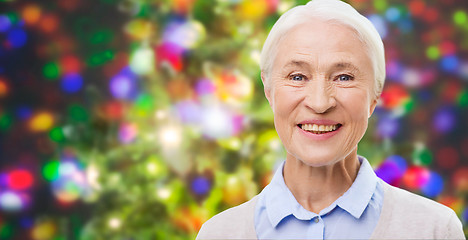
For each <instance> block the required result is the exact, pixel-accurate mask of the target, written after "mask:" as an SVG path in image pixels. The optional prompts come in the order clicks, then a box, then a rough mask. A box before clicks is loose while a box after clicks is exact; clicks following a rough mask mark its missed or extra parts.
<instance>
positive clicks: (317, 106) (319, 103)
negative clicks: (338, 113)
mask: <svg viewBox="0 0 468 240" xmlns="http://www.w3.org/2000/svg"><path fill="white" fill-rule="evenodd" d="M305 91H306V92H305V94H306V96H305V98H304V102H305V104H306V106H307V107H308V108H310V109H312V110H313V111H314V112H315V113H326V112H329V111H331V110H332V109H333V108H335V107H336V99H335V89H334V87H333V86H332V84H330V83H329V82H328V81H326V80H317V81H310V82H308V84H307V87H306V88H305Z"/></svg>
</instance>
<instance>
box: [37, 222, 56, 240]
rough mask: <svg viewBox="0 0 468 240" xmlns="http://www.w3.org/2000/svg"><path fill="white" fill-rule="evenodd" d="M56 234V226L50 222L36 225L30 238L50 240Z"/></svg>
mask: <svg viewBox="0 0 468 240" xmlns="http://www.w3.org/2000/svg"><path fill="white" fill-rule="evenodd" d="M56 232H57V228H56V226H55V225H54V224H53V223H52V222H50V221H47V222H43V223H39V224H36V225H35V226H34V228H33V229H32V232H31V236H32V238H33V239H34V240H47V239H52V238H53V237H54V235H55V234H56Z"/></svg>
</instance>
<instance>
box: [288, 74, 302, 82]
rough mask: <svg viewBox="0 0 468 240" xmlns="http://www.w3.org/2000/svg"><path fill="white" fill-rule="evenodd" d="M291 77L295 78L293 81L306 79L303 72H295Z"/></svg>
mask: <svg viewBox="0 0 468 240" xmlns="http://www.w3.org/2000/svg"><path fill="white" fill-rule="evenodd" d="M289 79H291V80H293V81H302V80H304V79H305V76H304V75H302V74H294V75H291V76H290V77H289Z"/></svg>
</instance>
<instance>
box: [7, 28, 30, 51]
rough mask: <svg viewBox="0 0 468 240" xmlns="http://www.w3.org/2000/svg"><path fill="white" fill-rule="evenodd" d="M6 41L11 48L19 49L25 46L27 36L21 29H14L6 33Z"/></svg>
mask: <svg viewBox="0 0 468 240" xmlns="http://www.w3.org/2000/svg"><path fill="white" fill-rule="evenodd" d="M7 39H8V41H9V42H10V44H11V46H12V47H14V48H20V47H22V46H24V45H25V44H26V41H27V35H26V32H25V31H24V30H23V29H20V28H16V29H12V30H10V31H9V32H8V36H7Z"/></svg>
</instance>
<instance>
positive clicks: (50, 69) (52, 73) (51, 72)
mask: <svg viewBox="0 0 468 240" xmlns="http://www.w3.org/2000/svg"><path fill="white" fill-rule="evenodd" d="M60 72H61V70H60V66H59V65H58V64H57V63H56V62H49V63H47V64H46V65H44V68H43V69H42V73H43V74H44V77H46V78H48V79H51V80H52V79H57V78H58V77H59V76H60Z"/></svg>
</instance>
